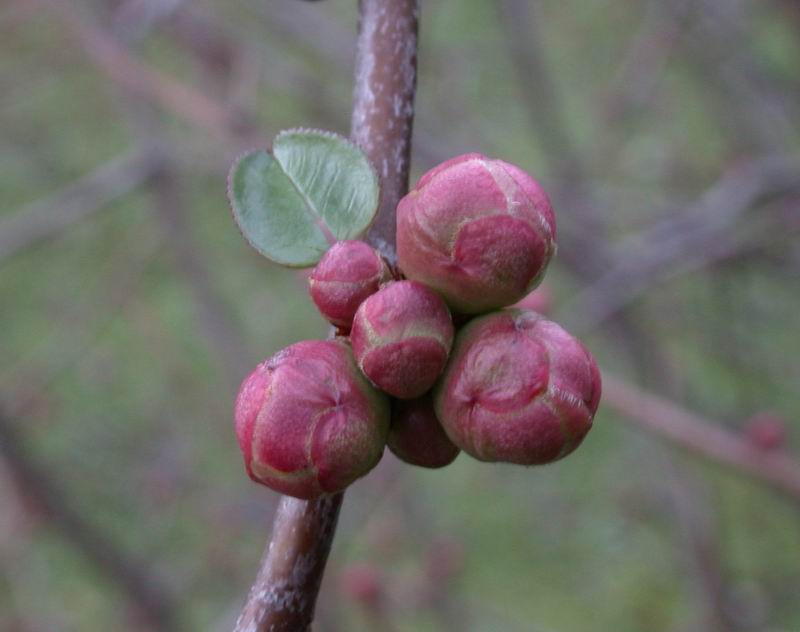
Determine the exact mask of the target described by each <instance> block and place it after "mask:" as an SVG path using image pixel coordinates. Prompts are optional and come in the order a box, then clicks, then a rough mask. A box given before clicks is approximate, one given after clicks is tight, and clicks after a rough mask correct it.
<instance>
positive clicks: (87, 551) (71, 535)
mask: <svg viewBox="0 0 800 632" xmlns="http://www.w3.org/2000/svg"><path fill="white" fill-rule="evenodd" d="M4 414H5V413H4V412H3V411H2V410H0V457H2V458H3V459H4V460H5V461H6V463H7V464H8V467H9V471H10V472H11V473H12V475H13V477H14V480H15V482H16V484H17V485H18V487H19V489H20V491H21V492H22V493H23V494H24V495H25V497H26V498H27V499H29V500H31V501H32V502H33V504H34V506H35V507H36V510H37V511H38V512H40V514H41V515H42V516H43V517H44V518H45V519H46V520H47V524H48V526H50V527H52V528H54V529H56V530H57V531H58V532H59V533H60V534H61V535H62V536H63V537H64V538H66V539H67V540H68V541H69V542H70V543H71V544H72V545H73V546H74V547H75V548H76V550H78V551H80V552H81V553H82V554H83V555H84V556H85V557H86V558H87V559H88V560H89V561H90V562H91V563H92V564H94V565H95V566H96V567H97V568H99V569H100V570H101V571H102V572H103V574H104V575H105V576H106V577H108V578H109V579H110V580H111V581H112V582H113V583H115V584H116V585H117V586H118V587H119V588H121V589H122V591H123V593H124V594H125V595H126V597H127V598H128V599H129V600H130V602H131V604H132V605H133V606H134V607H135V608H136V610H137V611H138V612H139V613H140V614H141V616H142V617H143V619H144V621H146V622H147V626H148V629H153V630H163V631H168V630H176V629H178V628H177V622H176V613H177V608H176V604H175V603H173V600H172V597H171V593H170V591H169V590H167V589H166V587H165V586H163V585H162V583H161V581H159V580H158V578H157V577H155V576H153V574H152V573H151V572H150V571H149V570H148V569H147V567H146V566H145V565H143V564H141V563H140V562H139V561H138V560H134V559H132V558H130V557H129V556H128V555H126V554H125V553H123V552H122V551H121V550H120V549H118V548H117V547H116V546H115V545H114V544H113V543H112V542H110V541H109V540H108V539H107V538H106V536H105V534H104V533H102V532H100V531H98V530H97V529H96V528H95V527H94V526H93V525H92V524H90V523H88V522H87V521H86V520H85V519H84V518H83V516H82V515H81V513H80V511H78V510H77V509H76V508H75V507H74V506H73V505H72V502H71V500H70V497H69V495H68V494H65V492H64V490H63V489H59V488H58V487H57V485H56V483H55V481H54V480H53V479H52V477H50V476H48V475H47V474H46V471H47V470H46V468H45V467H44V466H43V465H42V464H40V463H38V462H36V460H35V459H34V458H33V456H32V455H31V454H30V453H29V452H28V450H27V448H26V447H25V446H24V445H23V441H22V440H21V438H20V437H19V436H18V433H17V431H16V428H15V427H14V424H13V423H12V421H11V420H9V419H6V418H5V417H4Z"/></svg>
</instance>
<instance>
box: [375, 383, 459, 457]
mask: <svg viewBox="0 0 800 632" xmlns="http://www.w3.org/2000/svg"><path fill="white" fill-rule="evenodd" d="M386 445H388V446H389V449H390V450H391V451H392V452H393V453H394V455H395V456H396V457H397V458H399V459H401V460H403V461H405V462H406V463H410V464H411V465H419V466H420V467H430V468H438V467H444V466H445V465H450V463H452V462H453V461H455V459H456V457H457V456H458V453H459V452H460V450H459V449H458V448H457V447H456V446H455V445H453V442H452V441H450V439H449V438H448V436H447V435H446V434H445V432H444V428H442V424H440V423H439V420H438V419H437V418H436V413H435V412H434V411H433V400H432V399H431V396H430V394H427V395H423V396H422V397H419V398H417V399H408V400H394V401H393V402H392V423H391V427H390V428H389V439H388V440H387V442H386Z"/></svg>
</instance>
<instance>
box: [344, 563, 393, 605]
mask: <svg viewBox="0 0 800 632" xmlns="http://www.w3.org/2000/svg"><path fill="white" fill-rule="evenodd" d="M383 584H384V582H383V578H382V577H381V574H380V572H379V571H378V569H377V568H376V567H375V566H373V565H372V564H364V563H360V564H351V565H350V566H347V567H345V568H343V569H342V571H341V573H339V589H340V590H341V591H342V593H343V594H344V595H345V596H346V597H348V598H350V599H352V600H353V601H355V602H356V603H358V604H359V605H361V606H363V607H364V608H367V609H368V610H376V609H380V606H381V601H382V599H383V593H384V587H383Z"/></svg>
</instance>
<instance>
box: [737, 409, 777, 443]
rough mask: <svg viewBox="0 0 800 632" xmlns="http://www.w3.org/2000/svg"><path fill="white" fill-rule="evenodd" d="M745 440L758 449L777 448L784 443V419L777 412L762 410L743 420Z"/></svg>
mask: <svg viewBox="0 0 800 632" xmlns="http://www.w3.org/2000/svg"><path fill="white" fill-rule="evenodd" d="M744 432H745V435H746V437H747V440H748V441H749V442H750V445H752V446H753V447H754V448H756V449H758V450H764V451H770V450H779V449H780V448H782V447H784V445H785V444H786V421H785V420H784V419H783V417H781V416H780V415H779V414H778V413H775V412H772V411H763V412H760V413H756V414H755V415H753V416H752V417H750V419H748V420H747V421H746V422H745V426H744Z"/></svg>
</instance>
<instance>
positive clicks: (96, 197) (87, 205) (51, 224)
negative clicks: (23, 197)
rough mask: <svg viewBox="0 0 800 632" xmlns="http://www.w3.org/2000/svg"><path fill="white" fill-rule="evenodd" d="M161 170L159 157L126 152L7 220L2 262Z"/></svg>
mask: <svg viewBox="0 0 800 632" xmlns="http://www.w3.org/2000/svg"><path fill="white" fill-rule="evenodd" d="M157 166H158V165H157V160H156V159H155V157H154V156H152V155H150V154H148V153H147V152H143V151H141V150H132V151H128V152H125V153H124V154H122V155H121V156H117V157H116V158H113V159H111V160H109V161H108V162H107V163H106V164H104V165H102V166H101V167H98V168H97V169H95V170H94V171H92V172H91V173H89V174H88V175H86V176H84V177H82V178H81V179H79V180H78V181H76V182H74V183H72V184H70V185H68V186H66V187H65V188H64V189H62V190H61V191H58V192H56V193H54V194H53V195H50V196H48V197H46V198H45V199H43V200H37V201H35V202H33V203H32V204H29V205H28V206H26V207H25V208H23V209H21V210H19V211H17V212H15V213H13V214H12V215H10V216H9V217H7V218H3V219H2V221H0V260H2V259H5V258H7V257H11V256H13V255H15V254H17V253H19V252H21V251H22V250H24V249H25V248H28V247H29V246H31V245H33V244H36V243H38V242H40V241H43V240H45V239H48V238H51V237H54V236H55V235H57V234H58V233H60V232H61V231H63V230H64V229H66V228H68V227H69V226H72V225H73V224H76V223H78V222H79V221H81V220H83V219H85V218H86V217H89V216H90V215H92V214H93V213H95V212H97V211H99V210H100V209H102V208H104V207H106V206H107V205H108V204H110V203H111V202H112V201H113V200H115V199H117V198H119V197H122V196H123V195H125V194H126V193H129V192H130V191H132V190H133V189H135V188H136V187H137V186H139V185H140V184H141V183H142V182H144V181H145V180H146V179H147V178H149V177H150V176H152V175H153V173H154V172H155V169H156V167H157Z"/></svg>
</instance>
